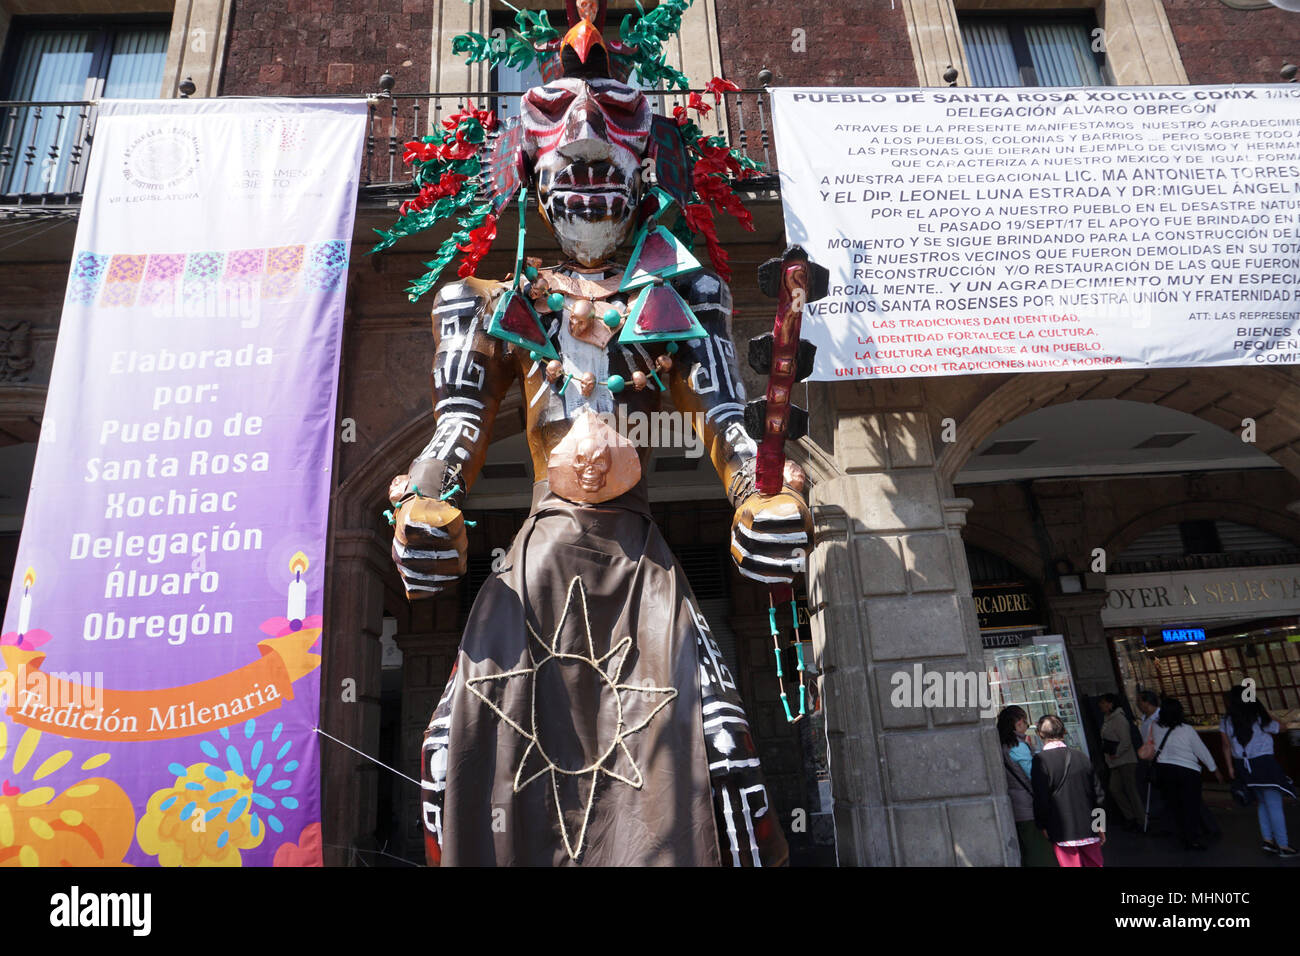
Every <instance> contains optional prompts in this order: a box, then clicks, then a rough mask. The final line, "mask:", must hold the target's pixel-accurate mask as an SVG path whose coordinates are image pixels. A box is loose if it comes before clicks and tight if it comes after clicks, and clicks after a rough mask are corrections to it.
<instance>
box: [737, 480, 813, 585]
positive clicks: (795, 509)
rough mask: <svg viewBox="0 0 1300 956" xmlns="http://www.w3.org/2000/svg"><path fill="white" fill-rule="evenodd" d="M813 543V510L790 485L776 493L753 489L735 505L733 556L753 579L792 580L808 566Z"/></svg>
mask: <svg viewBox="0 0 1300 956" xmlns="http://www.w3.org/2000/svg"><path fill="white" fill-rule="evenodd" d="M811 542H812V513H811V512H810V511H809V510H808V505H807V503H806V502H805V501H804V499H803V495H801V494H800V493H799V492H797V491H795V490H794V489H793V488H791V487H789V486H788V485H787V486H786V487H785V488H783V489H782V490H781V493H780V494H776V495H770V496H769V495H763V494H760V493H758V492H754V493H753V494H751V495H749V496H748V497H746V498H745V499H744V500H743V501H742V502H741V503H740V504H739V505H737V506H736V516H735V518H733V519H732V522H731V558H732V560H733V561H735V562H736V567H738V568H739V569H740V573H741V574H743V575H744V576H745V577H747V578H749V579H751V580H753V581H759V582H762V583H763V584H768V585H772V584H791V583H793V581H794V578H795V575H796V574H801V573H802V572H803V571H804V569H805V566H806V563H807V556H808V551H809V548H810V547H811Z"/></svg>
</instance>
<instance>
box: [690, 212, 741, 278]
mask: <svg viewBox="0 0 1300 956" xmlns="http://www.w3.org/2000/svg"><path fill="white" fill-rule="evenodd" d="M683 213H684V214H685V216H686V225H688V226H690V227H691V230H692V231H693V232H698V233H699V234H700V235H701V236H703V237H704V244H705V245H706V246H707V247H708V249H709V259H710V261H712V263H713V268H714V269H715V270H716V271H717V273H718V275H720V276H722V279H723V281H724V282H730V281H731V266H730V264H729V257H728V256H727V250H725V249H723V248H722V243H720V242H719V241H718V230H717V227H716V226H715V225H714V223H713V213H712V212H711V211H710V210H709V207H708V206H706V205H704V204H703V203H691V204H689V205H688V206H687V207H686V208H685V209H684V210H683Z"/></svg>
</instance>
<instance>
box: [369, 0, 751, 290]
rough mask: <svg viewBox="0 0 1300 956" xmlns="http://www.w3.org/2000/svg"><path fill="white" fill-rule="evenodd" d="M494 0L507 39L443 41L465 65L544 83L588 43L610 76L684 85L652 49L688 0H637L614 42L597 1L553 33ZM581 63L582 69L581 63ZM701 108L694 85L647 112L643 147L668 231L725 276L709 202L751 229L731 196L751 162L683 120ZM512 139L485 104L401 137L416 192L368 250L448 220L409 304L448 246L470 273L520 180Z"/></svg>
mask: <svg viewBox="0 0 1300 956" xmlns="http://www.w3.org/2000/svg"><path fill="white" fill-rule="evenodd" d="M503 2H506V5H507V6H510V7H511V9H512V10H514V11H515V25H516V30H515V31H514V33H513V35H512V36H510V37H508V38H507V39H506V40H505V41H504V42H502V41H500V40H494V39H492V38H490V37H485V36H483V35H482V34H480V33H463V34H460V35H458V36H456V37H454V38H453V39H452V50H453V52H455V53H457V54H459V55H462V56H465V57H466V58H467V59H468V61H469V62H470V63H478V62H487V63H489V64H491V65H492V66H497V65H499V64H505V65H506V66H509V67H512V68H515V69H524V68H526V67H529V66H531V65H533V64H534V63H536V64H538V65H539V67H540V69H541V73H542V77H543V80H544V81H546V82H549V81H551V80H553V79H555V78H556V77H559V76H563V75H566V71H567V69H568V68H569V67H571V66H573V65H574V63H575V62H576V61H575V60H574V59H573V57H574V51H575V49H578V48H579V47H581V49H582V60H583V61H586V60H587V59H588V56H587V53H588V49H589V47H591V46H593V45H594V46H595V47H596V48H597V49H599V48H603V49H604V54H605V56H604V59H603V60H600V61H599V62H600V63H601V64H602V66H601V67H600V69H606V70H607V73H608V75H610V76H611V77H613V78H615V79H619V80H622V81H624V82H626V81H627V79H628V77H629V76H631V75H632V73H633V72H635V73H636V75H637V76H638V77H639V78H640V81H641V82H642V83H646V84H659V83H663V84H664V86H665V87H666V88H667V89H669V90H673V89H676V90H687V91H688V90H689V89H690V81H689V80H688V79H687V77H686V75H685V74H684V73H682V71H681V70H678V69H677V68H675V67H673V66H671V65H669V64H668V63H667V55H666V54H665V53H664V50H663V46H664V43H665V42H666V41H667V40H669V39H670V38H672V37H673V36H675V35H676V34H677V33H678V32H679V31H680V30H681V27H682V16H683V14H685V12H686V11H687V9H689V7H690V5H691V0H662V2H661V3H660V4H659V5H658V6H656V7H655V8H654V9H653V10H651V11H649V12H648V13H647V12H646V11H645V9H644V8H643V7H642V6H641V3H640V0H637V13H636V14H635V15H634V14H628V15H627V16H625V17H624V18H623V22H622V24H621V26H620V30H619V36H620V39H619V40H618V41H606V40H604V39H603V38H602V37H601V35H600V29H601V28H603V26H604V22H605V12H606V0H567V12H568V20H569V32H568V34H567V35H564V36H561V34H560V31H559V30H558V29H557V28H555V27H554V26H552V25H551V23H550V21H549V19H548V17H547V13H546V11H545V10H541V11H536V12H534V11H531V10H520V9H518V8H516V7H514V6H512V5H511V4H510V3H509V2H508V0H503ZM593 62H594V61H593ZM586 66H587V68H588V70H590V69H591V64H590V63H587V64H586ZM582 75H590V74H589V73H587V74H582ZM600 75H606V74H605V73H602V74H600ZM738 89H739V87H738V86H736V85H735V84H734V83H730V82H728V81H727V80H722V79H718V78H714V79H712V80H710V81H709V82H708V83H706V84H705V85H704V90H705V92H706V93H711V94H712V95H713V99H714V103H715V104H716V103H718V102H719V101H720V99H721V95H722V93H724V92H727V91H734V90H738ZM711 109H712V107H711V106H709V105H708V104H707V103H706V102H705V100H704V98H703V97H702V96H701V95H700V94H699V93H689V95H688V98H687V103H686V105H684V106H675V107H674V108H673V111H672V114H673V115H672V116H671V117H667V116H656V117H655V120H654V123H653V128H652V130H651V143H650V147H649V149H650V152H651V155H652V156H653V157H654V159H655V166H656V172H657V179H658V180H659V183H660V185H661V186H662V187H663V188H664V189H665V190H666V191H667V193H668V194H670V195H671V196H672V198H673V199H674V200H675V201H676V203H677V205H678V206H679V207H680V212H679V215H678V217H677V220H676V222H675V223H674V225H673V226H672V231H673V232H674V234H676V235H677V236H678V237H679V238H681V239H682V240H683V241H684V242H685V243H686V244H687V245H688V246H693V245H694V242H695V240H696V238H697V237H701V236H702V237H703V238H704V240H705V243H706V244H707V247H708V250H709V256H710V258H711V260H712V262H713V265H714V268H715V269H717V271H718V272H719V273H720V274H721V275H722V276H723V278H729V277H730V276H729V270H728V268H727V254H726V252H725V250H723V248H722V246H721V244H720V243H719V242H718V237H717V232H716V229H715V226H714V222H713V211H712V210H713V209H716V210H719V211H724V212H728V213H730V214H731V215H734V216H736V217H737V218H738V219H739V220H740V222H741V225H742V226H744V227H745V228H746V229H749V230H751V231H752V230H753V228H754V226H753V222H752V218H751V216H750V214H749V211H748V210H746V209H745V207H744V205H743V204H742V203H741V202H740V199H739V198H738V197H737V196H736V194H735V191H734V189H733V187H732V180H733V178H736V179H742V178H745V177H747V176H750V175H753V174H754V173H755V172H757V171H758V170H760V169H761V168H762V167H761V166H760V165H759V164H758V163H756V162H754V161H753V160H751V159H749V158H748V157H747V156H744V155H742V154H741V153H740V152H739V151H738V150H735V149H733V148H731V146H730V145H729V144H728V143H727V141H726V138H725V137H723V136H706V135H705V134H704V133H703V132H702V131H701V130H700V129H699V127H698V126H696V124H695V123H694V122H692V121H691V120H690V119H689V115H690V113H691V111H694V112H695V113H696V114H698V115H701V116H702V115H704V114H706V113H708V112H709V111H710V110H711ZM521 146H522V127H521V126H520V125H519V123H518V120H517V119H514V120H511V121H509V122H507V123H501V124H499V123H498V121H497V117H496V114H495V113H494V112H492V111H490V110H479V109H475V108H474V105H473V104H472V103H471V104H469V106H468V108H467V109H465V110H462V111H460V112H458V113H455V114H454V115H452V116H449V117H448V118H447V119H445V120H443V122H442V129H441V130H440V131H437V132H435V133H433V134H431V135H428V136H424V137H422V138H421V139H419V140H414V141H412V142H409V143H407V144H406V150H405V153H404V155H403V157H402V158H403V160H404V161H405V162H406V163H408V164H409V165H410V166H411V167H412V169H413V170H414V179H415V185H416V186H417V187H418V188H419V193H418V194H417V195H416V197H415V198H414V199H411V200H409V201H408V202H404V203H402V205H401V206H400V207H399V209H398V212H399V218H398V220H397V222H395V223H394V224H393V225H392V226H391V227H390V228H389V229H388V230H386V231H385V230H376V232H378V233H379V235H380V237H381V241H380V242H379V243H378V244H377V245H376V246H375V248H374V249H373V250H372V251H374V252H379V251H381V250H383V249H387V248H388V247H390V246H392V245H393V244H394V243H395V242H397V241H398V240H399V239H402V238H404V237H406V236H410V235H414V234H415V233H417V232H422V231H424V230H425V229H428V228H430V227H431V226H434V225H436V224H438V223H440V222H442V221H443V220H445V219H449V218H452V217H455V218H456V220H457V222H456V225H457V228H456V230H455V232H453V233H452V235H451V236H449V237H448V238H447V239H445V240H444V241H443V242H442V244H441V245H440V246H439V247H438V252H437V255H435V256H434V258H433V259H432V260H430V261H429V262H426V263H425V267H426V269H427V270H428V271H427V272H425V273H424V275H422V276H421V277H420V278H418V279H416V280H415V281H414V282H412V283H411V286H410V287H409V288H408V289H407V292H408V294H409V296H410V298H411V301H413V302H414V301H415V300H417V299H418V298H420V296H422V295H424V294H425V293H426V292H428V291H429V290H430V289H432V288H433V287H434V285H435V284H436V282H437V280H438V276H439V275H440V274H441V273H442V270H443V269H444V268H446V266H447V265H448V264H449V263H450V262H451V260H452V259H454V258H455V257H456V254H457V252H463V253H465V256H464V259H463V260H462V261H461V264H460V267H459V270H458V272H459V274H460V275H461V276H462V277H465V276H471V275H474V273H475V271H476V269H477V268H478V264H479V262H480V261H481V260H482V258H483V257H484V256H485V255H486V254H487V252H488V250H489V249H490V248H491V244H492V240H493V239H495V238H496V228H497V222H498V220H499V218H500V216H501V214H502V212H503V211H504V210H505V208H506V207H507V206H508V205H509V204H510V201H511V199H512V198H514V197H515V195H517V194H518V193H519V189H520V186H521V185H522V184H523V183H524V182H525V180H526V172H525V169H524V165H523V164H524V160H523V156H522V151H521ZM710 207H712V209H711V208H710ZM660 212H661V213H662V210H661V211H660Z"/></svg>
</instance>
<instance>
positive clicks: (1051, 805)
mask: <svg viewBox="0 0 1300 956" xmlns="http://www.w3.org/2000/svg"><path fill="white" fill-rule="evenodd" d="M1038 736H1039V738H1040V739H1041V740H1042V741H1043V749H1042V752H1041V753H1038V754H1035V755H1034V763H1033V768H1032V772H1031V773H1030V780H1031V783H1032V784H1033V789H1034V824H1035V825H1036V826H1037V827H1038V828H1039V829H1040V830H1042V831H1043V835H1044V836H1046V837H1047V839H1048V840H1049V841H1051V842H1052V843H1053V844H1054V845H1055V847H1056V859H1057V862H1058V863H1060V865H1061V866H1101V847H1102V845H1103V844H1104V843H1105V842H1106V814H1105V811H1104V810H1102V809H1100V808H1101V805H1102V804H1103V803H1104V802H1105V800H1106V793H1105V791H1104V790H1102V788H1101V781H1099V780H1098V779H1097V774H1096V773H1095V772H1093V769H1092V764H1091V763H1090V762H1089V761H1088V758H1087V757H1086V756H1084V754H1083V752H1082V751H1079V750H1076V749H1074V748H1073V747H1067V746H1066V745H1065V724H1064V723H1062V722H1061V718H1059V717H1055V716H1053V715H1051V714H1048V715H1047V716H1046V717H1042V718H1040V719H1039V721H1038Z"/></svg>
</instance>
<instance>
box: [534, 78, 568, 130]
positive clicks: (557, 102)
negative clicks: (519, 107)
mask: <svg viewBox="0 0 1300 956" xmlns="http://www.w3.org/2000/svg"><path fill="white" fill-rule="evenodd" d="M572 102H573V91H571V90H566V89H563V88H562V87H555V86H536V87H533V88H532V89H531V90H529V91H528V92H527V93H525V94H524V105H525V106H527V107H528V108H529V109H532V110H533V111H535V112H536V113H538V114H539V115H540V116H541V117H543V118H544V119H547V120H550V121H551V122H555V121H556V120H558V119H560V117H562V116H563V115H564V112H565V110H567V109H568V108H569V104H570V103H572Z"/></svg>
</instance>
